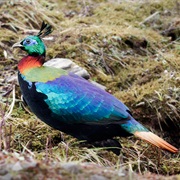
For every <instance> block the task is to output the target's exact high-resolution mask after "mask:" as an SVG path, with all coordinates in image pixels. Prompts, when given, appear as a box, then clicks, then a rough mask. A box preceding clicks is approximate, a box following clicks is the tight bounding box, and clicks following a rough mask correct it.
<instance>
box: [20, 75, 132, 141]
mask: <svg viewBox="0 0 180 180" xmlns="http://www.w3.org/2000/svg"><path fill="white" fill-rule="evenodd" d="M18 80H19V84H20V88H21V92H22V94H23V97H24V99H25V101H26V103H27V104H28V106H29V107H30V109H31V110H32V112H33V113H34V114H35V115H36V116H37V117H38V118H39V119H41V120H42V121H43V122H45V123H46V124H48V125H49V126H51V127H53V128H55V129H58V130H60V131H62V132H65V133H67V134H70V135H72V136H74V137H76V138H78V139H80V140H87V141H91V142H93V141H101V140H106V139H109V138H112V137H114V136H129V135H130V134H129V133H127V132H125V131H124V130H123V129H122V128H121V126H120V125H118V124H109V125H102V124H101V125H87V124H77V123H75V124H72V123H71V124H70V123H64V122H62V121H61V117H60V116H59V117H57V116H54V115H53V112H52V111H51V110H50V109H49V107H48V105H47V104H46V103H45V99H47V96H46V95H45V94H42V93H39V92H37V91H36V86H35V83H31V84H29V83H28V82H27V81H25V80H24V79H23V78H22V77H21V75H20V74H19V73H18Z"/></svg>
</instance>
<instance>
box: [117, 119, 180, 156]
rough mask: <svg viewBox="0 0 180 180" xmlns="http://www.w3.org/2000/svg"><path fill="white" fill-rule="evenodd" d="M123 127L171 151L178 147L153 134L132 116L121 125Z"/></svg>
mask: <svg viewBox="0 0 180 180" xmlns="http://www.w3.org/2000/svg"><path fill="white" fill-rule="evenodd" d="M121 126H122V128H123V129H125V130H126V131H127V132H129V133H131V134H133V135H135V136H137V137H139V138H140V139H142V140H145V141H147V142H149V143H151V144H153V145H154V146H156V147H158V148H161V149H164V150H167V151H170V152H172V153H177V152H178V149H177V148H175V147H174V146H172V145H171V144H169V143H168V142H166V141H165V140H163V139H162V138H160V137H159V136H157V135H155V134H154V133H152V132H150V131H149V130H148V129H146V128H145V127H144V126H143V125H141V124H140V123H138V122H137V121H136V120H135V119H133V117H131V120H129V121H127V122H126V123H125V124H122V125H121Z"/></svg>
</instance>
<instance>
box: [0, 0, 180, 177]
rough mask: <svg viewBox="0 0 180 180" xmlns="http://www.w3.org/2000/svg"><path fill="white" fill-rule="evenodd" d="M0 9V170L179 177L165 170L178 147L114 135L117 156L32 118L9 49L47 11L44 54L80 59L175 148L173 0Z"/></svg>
mask: <svg viewBox="0 0 180 180" xmlns="http://www.w3.org/2000/svg"><path fill="white" fill-rule="evenodd" d="M0 12H1V15H0V26H1V29H0V32H1V33H0V47H1V48H0V92H1V93H0V117H1V119H0V120H1V122H0V150H1V154H0V162H1V165H2V170H1V171H0V178H1V177H4V178H13V177H14V178H23V177H27V176H28V177H31V178H34V179H43V178H44V177H47V178H48V177H49V178H52V177H53V178H55V179H56V178H63V179H70V178H72V179H76V178H77V179H85V178H86V179H98V178H99V179H100V178H101V179H102V178H106V179H111V178H114V179H119V178H124V179H126V178H128V179H133V178H136V179H145V178H147V179H148V178H152V179H168V178H169V179H175V178H177V179H178V178H179V176H176V177H175V176H171V177H168V175H176V174H179V173H180V164H179V162H180V157H179V153H178V154H175V155H171V154H169V153H167V152H164V151H160V150H158V149H156V148H154V147H152V146H150V145H148V144H146V143H145V142H142V141H139V140H137V139H135V138H134V137H130V138H122V139H119V141H120V142H121V144H122V145H123V148H122V152H121V155H120V156H119V157H117V156H116V155H114V154H113V153H112V152H108V151H106V149H101V148H94V147H88V146H87V145H85V146H84V145H83V143H82V142H79V141H77V140H76V139H74V138H72V137H70V136H68V135H65V134H63V133H61V132H59V131H56V130H53V129H51V128H50V127H48V126H47V125H45V124H44V123H42V122H40V121H39V120H37V118H36V117H35V116H34V115H33V114H32V113H31V112H30V111H29V109H28V107H26V106H25V105H24V104H23V102H22V100H21V95H20V91H19V87H18V85H17V80H16V71H17V63H18V60H19V59H20V58H21V57H22V56H23V54H22V53H24V52H17V51H15V52H12V48H11V46H12V45H13V44H14V43H15V42H17V41H18V40H20V39H22V38H23V37H24V36H26V35H29V34H36V33H37V31H38V29H39V27H40V24H41V22H42V20H45V21H46V22H47V23H50V24H51V25H52V26H53V27H54V32H53V33H52V34H51V35H50V38H47V39H45V43H46V45H47V59H50V58H54V57H63V58H64V57H66V58H70V59H72V60H73V61H74V62H76V63H78V64H79V65H81V66H83V67H85V68H86V69H87V70H88V71H89V72H90V74H91V76H92V79H93V80H95V81H98V82H99V83H102V84H103V85H105V86H106V87H107V90H108V91H109V92H110V93H112V94H114V95H115V96H116V97H117V98H119V99H121V100H122V101H123V102H124V103H125V104H126V105H127V106H129V107H130V109H131V110H132V112H133V116H134V117H135V118H136V119H137V120H138V121H140V122H142V123H143V124H144V125H146V126H147V127H148V128H149V129H151V130H152V131H154V132H155V133H156V134H158V135H159V136H161V137H164V139H166V140H167V141H168V142H170V143H172V144H173V145H175V146H176V147H178V148H179V147H180V140H179V136H180V133H179V129H180V122H179V119H180V117H179V114H180V103H179V102H180V99H179V97H180V88H179V84H180V83H179V81H180V79H179V77H180V73H179V72H180V71H179V70H180V61H179V55H180V53H179V52H180V51H179V50H180V48H179V26H178V25H179V13H180V11H179V3H178V1H171V0H166V1H163V0H158V1H151V2H150V1H148V2H143V1H139V2H134V1H123V2H121V3H118V2H116V1H113V0H108V1H104V0H101V1H97V0H90V1H87V2H86V1H62V2H60V1H56V0H48V1H44V0H41V1H38V2H37V1H33V0H32V1H21V2H19V1H7V2H3V3H1V4H0ZM152 173H156V174H152ZM157 174H162V175H164V176H161V175H157ZM166 176H167V177H166Z"/></svg>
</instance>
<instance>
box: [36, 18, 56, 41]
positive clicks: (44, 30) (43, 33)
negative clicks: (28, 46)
mask: <svg viewBox="0 0 180 180" xmlns="http://www.w3.org/2000/svg"><path fill="white" fill-rule="evenodd" d="M52 31H53V29H52V26H51V25H49V24H46V23H45V22H44V21H43V22H42V25H41V29H40V31H39V33H38V34H37V36H39V37H41V38H43V37H45V36H47V35H48V34H50V33H51V32H52Z"/></svg>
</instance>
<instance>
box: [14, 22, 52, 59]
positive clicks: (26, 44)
mask: <svg viewBox="0 0 180 180" xmlns="http://www.w3.org/2000/svg"><path fill="white" fill-rule="evenodd" d="M51 32H52V27H51V26H50V25H47V24H45V23H44V22H43V23H42V26H41V29H40V31H39V33H38V34H37V35H35V36H28V37H26V38H25V39H23V40H22V41H21V42H18V43H15V44H14V45H13V48H17V47H19V48H21V49H22V50H24V51H26V52H27V53H28V55H31V56H38V55H44V56H45V54H46V48H45V45H44V42H43V41H42V39H41V38H42V37H44V36H46V35H48V34H50V33H51Z"/></svg>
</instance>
